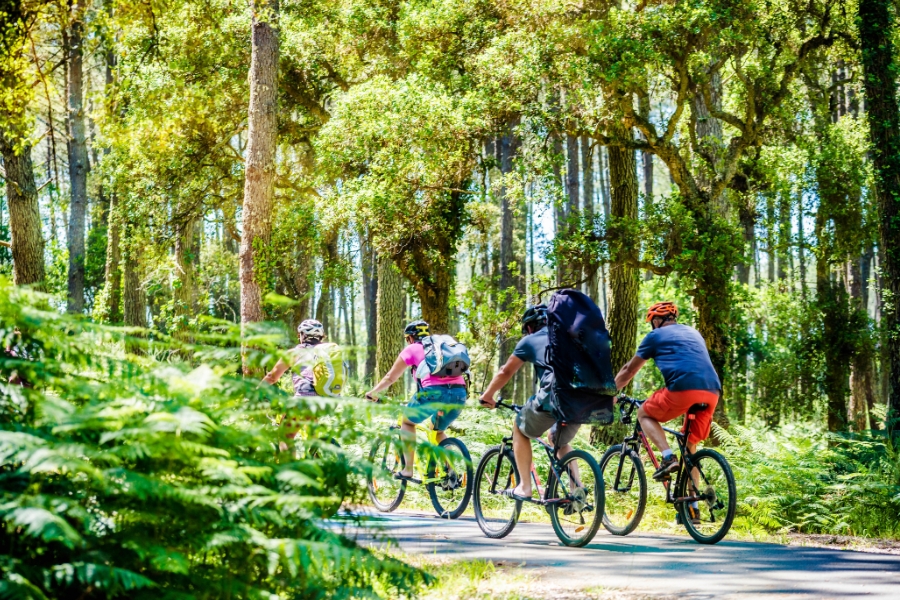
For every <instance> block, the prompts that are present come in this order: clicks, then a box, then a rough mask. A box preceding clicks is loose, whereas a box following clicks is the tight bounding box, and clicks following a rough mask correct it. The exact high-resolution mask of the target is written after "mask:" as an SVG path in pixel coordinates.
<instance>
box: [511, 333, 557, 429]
mask: <svg viewBox="0 0 900 600" xmlns="http://www.w3.org/2000/svg"><path fill="white" fill-rule="evenodd" d="M549 343H550V336H549V335H548V334H547V328H546V327H541V328H540V329H539V330H537V331H535V332H534V333H532V334H529V335H526V336H525V337H523V338H522V339H521V340H519V343H518V344H516V349H515V350H513V356H515V357H516V358H518V359H519V360H521V361H523V362H528V363H531V364H533V365H534V371H535V374H536V375H537V379H538V382H539V387H540V388H541V389H542V390H546V389H549V387H550V384H552V383H553V369H552V368H550V365H548V364H547V345H548V344H549ZM541 409H542V410H545V411H548V412H549V411H551V410H553V407H552V406H551V405H550V403H549V400H546V401H545V402H543V403H542V405H541Z"/></svg>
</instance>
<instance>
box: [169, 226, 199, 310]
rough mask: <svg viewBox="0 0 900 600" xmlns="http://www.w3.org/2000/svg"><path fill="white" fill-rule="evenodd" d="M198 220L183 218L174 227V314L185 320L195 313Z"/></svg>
mask: <svg viewBox="0 0 900 600" xmlns="http://www.w3.org/2000/svg"><path fill="white" fill-rule="evenodd" d="M198 220H199V219H198V218H197V217H194V216H190V217H187V218H185V220H184V222H183V223H179V224H177V225H176V226H175V227H176V233H175V266H176V268H177V269H178V274H177V275H178V281H177V282H176V285H175V289H174V294H173V296H174V297H175V313H176V314H177V315H180V316H182V317H185V318H190V317H192V316H193V315H195V314H196V313H197V293H196V285H195V282H194V279H195V278H194V274H195V271H196V269H195V265H196V264H197V262H198V259H199V258H200V257H199V256H197V254H196V253H197V248H196V243H195V239H196V237H197V233H198V232H197V221H198Z"/></svg>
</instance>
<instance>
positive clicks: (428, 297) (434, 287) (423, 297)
mask: <svg viewBox="0 0 900 600" xmlns="http://www.w3.org/2000/svg"><path fill="white" fill-rule="evenodd" d="M452 268H453V267H452V265H438V266H436V267H435V270H434V273H432V274H431V275H430V276H429V278H428V280H422V281H420V282H419V283H418V284H417V285H416V292H417V293H418V295H419V303H420V304H421V305H422V318H423V319H425V320H426V321H428V324H429V325H430V326H431V331H433V332H434V333H448V332H449V331H450V292H451V289H452V287H453V271H452Z"/></svg>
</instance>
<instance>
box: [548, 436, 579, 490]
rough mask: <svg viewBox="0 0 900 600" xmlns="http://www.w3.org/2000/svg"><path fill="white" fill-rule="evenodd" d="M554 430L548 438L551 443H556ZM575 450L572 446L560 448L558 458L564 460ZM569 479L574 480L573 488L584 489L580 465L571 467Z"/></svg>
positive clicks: (567, 445)
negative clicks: (579, 469) (563, 458)
mask: <svg viewBox="0 0 900 600" xmlns="http://www.w3.org/2000/svg"><path fill="white" fill-rule="evenodd" d="M554 433H555V432H554V431H553V430H551V431H550V435H548V436H547V437H549V438H550V442H551V443H554V436H553V434H554ZM572 450H573V448H572V444H566V445H565V446H560V447H559V450H557V451H556V458H562V457H563V456H565V455H566V454H568V453H569V452H571V451H572ZM569 477H571V478H572V481H571V484H572V486H573V487H584V486H582V485H581V474H580V473H579V472H578V463H577V462H573V463H571V464H570V465H569Z"/></svg>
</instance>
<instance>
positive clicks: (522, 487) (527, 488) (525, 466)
mask: <svg viewBox="0 0 900 600" xmlns="http://www.w3.org/2000/svg"><path fill="white" fill-rule="evenodd" d="M513 455H514V456H515V457H516V466H517V467H518V468H519V478H520V480H521V481H519V485H517V486H516V489H515V490H514V491H513V493H514V494H516V495H517V496H524V497H526V498H531V494H532V489H531V461H532V459H533V456H532V454H531V440H530V439H528V438H527V437H525V434H524V433H522V432H521V431H519V426H518V425H516V424H513Z"/></svg>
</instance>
